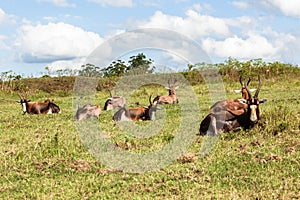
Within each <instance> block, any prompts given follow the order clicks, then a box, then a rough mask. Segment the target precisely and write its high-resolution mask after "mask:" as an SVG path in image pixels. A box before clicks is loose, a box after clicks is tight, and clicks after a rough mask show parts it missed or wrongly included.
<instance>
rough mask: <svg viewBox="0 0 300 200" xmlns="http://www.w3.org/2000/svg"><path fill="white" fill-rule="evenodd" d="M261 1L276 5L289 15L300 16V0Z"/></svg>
mask: <svg viewBox="0 0 300 200" xmlns="http://www.w3.org/2000/svg"><path fill="white" fill-rule="evenodd" d="M261 3H265V5H271V6H274V7H275V8H277V9H279V10H280V11H281V12H282V13H283V14H285V15H287V16H294V17H300V1H299V0H262V1H261Z"/></svg>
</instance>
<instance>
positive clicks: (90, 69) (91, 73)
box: [78, 63, 101, 77]
mask: <svg viewBox="0 0 300 200" xmlns="http://www.w3.org/2000/svg"><path fill="white" fill-rule="evenodd" d="M78 75H79V76H87V77H97V76H101V71H100V68H99V67H97V66H95V65H93V64H90V63H88V64H85V65H82V66H81V70H79V71H78Z"/></svg>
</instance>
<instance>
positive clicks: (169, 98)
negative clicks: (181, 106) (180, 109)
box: [153, 79, 179, 104]
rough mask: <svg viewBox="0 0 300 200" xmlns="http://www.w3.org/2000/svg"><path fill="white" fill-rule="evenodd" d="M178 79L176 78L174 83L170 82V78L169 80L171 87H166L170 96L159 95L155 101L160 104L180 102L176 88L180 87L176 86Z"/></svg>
mask: <svg viewBox="0 0 300 200" xmlns="http://www.w3.org/2000/svg"><path fill="white" fill-rule="evenodd" d="M176 82H177V80H176V79H175V81H174V83H173V84H172V85H171V84H170V79H169V80H168V85H169V87H166V89H167V90H168V91H169V96H157V97H155V98H154V100H153V101H157V103H158V104H175V103H178V102H179V101H178V98H177V96H176V93H175V90H176V89H178V88H179V86H176V87H175V86H174V85H175V83H176Z"/></svg>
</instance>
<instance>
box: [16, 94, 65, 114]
mask: <svg viewBox="0 0 300 200" xmlns="http://www.w3.org/2000/svg"><path fill="white" fill-rule="evenodd" d="M18 95H19V97H20V101H17V102H18V103H20V104H21V105H22V109H23V115H25V114H26V113H29V114H52V113H60V112H61V111H60V108H59V107H58V106H57V105H56V104H55V103H54V102H53V100H52V101H50V100H45V101H44V102H31V101H30V100H29V99H26V98H25V97H23V98H22V97H21V95H20V94H18Z"/></svg>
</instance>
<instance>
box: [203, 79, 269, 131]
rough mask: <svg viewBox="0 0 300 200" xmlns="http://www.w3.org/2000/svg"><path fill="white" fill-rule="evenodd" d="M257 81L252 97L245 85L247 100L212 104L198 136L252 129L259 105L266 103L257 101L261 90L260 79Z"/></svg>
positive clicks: (258, 113)
mask: <svg viewBox="0 0 300 200" xmlns="http://www.w3.org/2000/svg"><path fill="white" fill-rule="evenodd" d="M258 79H259V85H258V88H257V90H256V92H255V94H254V96H253V97H252V95H251V92H250V91H249V89H248V86H247V85H245V89H246V92H247V93H248V95H249V98H248V99H233V100H226V101H225V104H219V102H217V103H216V104H214V105H213V106H212V108H211V109H210V113H209V114H208V115H207V116H206V117H205V118H204V120H203V121H202V122H201V124H200V134H201V135H203V134H205V133H207V132H209V134H211V135H218V131H223V132H229V131H237V130H240V129H241V128H243V129H249V128H252V127H253V126H254V124H256V123H257V122H258V120H259V119H260V110H259V105H260V104H262V103H265V102H266V101H267V99H262V100H259V99H258V94H259V91H260V88H261V80H260V77H258Z"/></svg>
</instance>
